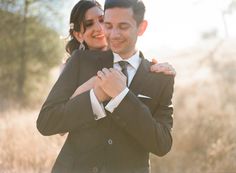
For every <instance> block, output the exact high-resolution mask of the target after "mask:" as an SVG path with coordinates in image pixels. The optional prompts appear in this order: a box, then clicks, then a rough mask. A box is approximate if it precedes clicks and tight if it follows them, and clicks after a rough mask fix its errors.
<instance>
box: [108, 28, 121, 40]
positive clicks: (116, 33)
mask: <svg viewBox="0 0 236 173" xmlns="http://www.w3.org/2000/svg"><path fill="white" fill-rule="evenodd" d="M119 36H120V31H119V29H116V28H113V29H112V30H111V32H110V37H111V38H117V37H119Z"/></svg>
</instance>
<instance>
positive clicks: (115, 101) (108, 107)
mask: <svg viewBox="0 0 236 173" xmlns="http://www.w3.org/2000/svg"><path fill="white" fill-rule="evenodd" d="M128 92H129V89H128V88H127V87H126V88H125V89H124V90H123V91H122V92H121V93H120V94H119V95H118V96H116V97H115V98H113V99H111V100H110V101H109V103H108V104H107V105H106V107H105V109H106V110H107V111H109V112H111V113H112V112H113V111H114V110H115V108H117V107H118V106H119V104H120V103H121V101H122V100H123V99H124V98H125V96H126V95H127V93H128Z"/></svg>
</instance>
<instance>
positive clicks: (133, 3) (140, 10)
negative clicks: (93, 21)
mask: <svg viewBox="0 0 236 173" xmlns="http://www.w3.org/2000/svg"><path fill="white" fill-rule="evenodd" d="M115 7H119V8H132V10H133V13H134V16H133V17H134V19H135V21H136V23H137V25H139V24H140V23H141V22H142V21H143V19H144V13H145V5H144V3H143V1H142V0H106V1H105V6H104V11H106V10H107V9H110V8H115ZM117 15H119V14H117Z"/></svg>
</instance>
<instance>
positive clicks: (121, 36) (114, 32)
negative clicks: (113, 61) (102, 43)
mask: <svg viewBox="0 0 236 173" xmlns="http://www.w3.org/2000/svg"><path fill="white" fill-rule="evenodd" d="M104 24H105V25H104V27H105V35H106V39H107V42H108V45H109V47H110V48H111V50H112V51H113V52H114V53H117V54H119V55H120V56H121V57H122V58H124V59H127V58H129V57H130V56H132V55H133V54H134V53H135V51H136V50H135V44H136V41H137V37H138V35H139V28H138V26H137V24H136V21H135V20H134V18H133V10H132V9H131V8H111V9H107V10H105V16H104Z"/></svg>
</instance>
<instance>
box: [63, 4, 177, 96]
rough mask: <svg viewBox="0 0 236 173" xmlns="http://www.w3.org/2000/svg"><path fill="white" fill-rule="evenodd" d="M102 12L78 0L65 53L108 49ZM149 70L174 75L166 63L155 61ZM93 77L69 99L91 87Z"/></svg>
mask: <svg viewBox="0 0 236 173" xmlns="http://www.w3.org/2000/svg"><path fill="white" fill-rule="evenodd" d="M102 25H103V10H102V7H101V5H100V4H99V3H98V2H97V1H91V0H80V1H79V2H78V3H77V4H76V5H75V6H74V8H73V9H72V11H71V16H70V30H69V34H70V38H71V39H70V41H69V42H68V43H67V45H66V51H67V52H68V53H69V54H70V55H71V54H72V53H73V52H74V51H75V50H77V49H79V50H101V51H105V50H107V49H108V45H107V42H106V38H105V35H104V30H103V26H102ZM152 62H153V64H154V65H152V66H151V68H150V70H151V71H152V72H156V73H159V72H163V73H164V74H166V75H175V74H176V73H175V70H174V69H173V67H172V66H171V65H169V64H168V63H159V64H157V61H156V60H155V59H153V60H152ZM94 79H95V77H93V78H91V79H90V80H89V81H87V82H86V83H84V84H83V85H82V86H80V87H79V88H78V89H77V90H76V91H75V93H74V94H73V95H72V97H71V98H73V97H75V96H76V95H78V94H80V93H82V92H85V91H86V90H89V89H91V88H92V87H93V82H94Z"/></svg>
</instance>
